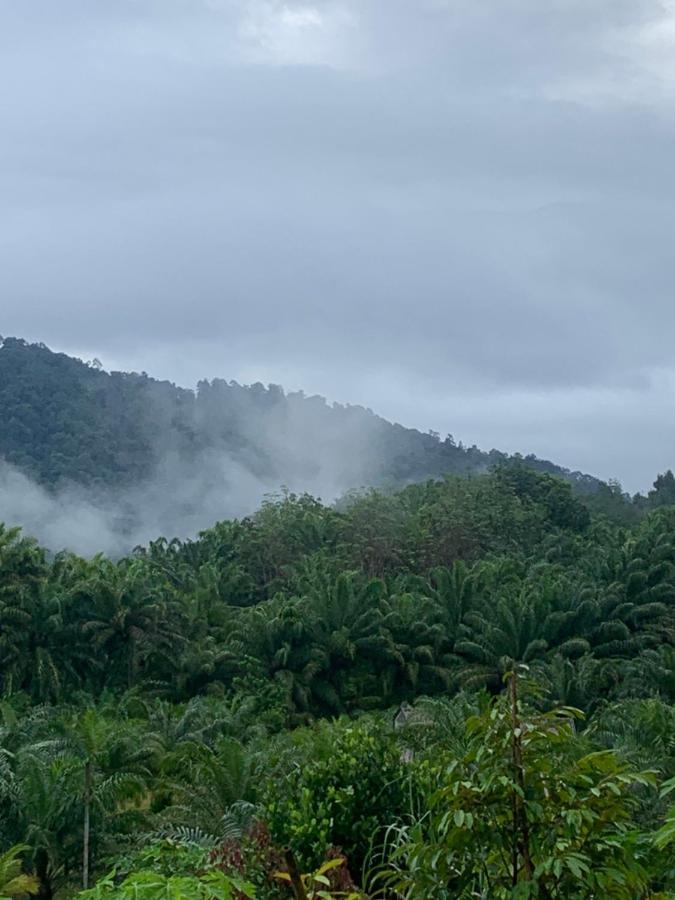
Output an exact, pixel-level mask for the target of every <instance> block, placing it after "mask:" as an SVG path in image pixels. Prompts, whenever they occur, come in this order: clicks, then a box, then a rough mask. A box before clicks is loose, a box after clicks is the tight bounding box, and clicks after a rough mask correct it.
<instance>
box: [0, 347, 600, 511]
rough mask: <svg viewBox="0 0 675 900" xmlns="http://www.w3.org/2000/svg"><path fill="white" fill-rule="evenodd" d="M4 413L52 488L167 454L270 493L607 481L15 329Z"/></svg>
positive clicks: (37, 476) (333, 406)
mask: <svg viewBox="0 0 675 900" xmlns="http://www.w3.org/2000/svg"><path fill="white" fill-rule="evenodd" d="M0 420H1V421H2V427H1V428H0V457H2V458H4V460H6V461H7V462H9V463H11V464H12V465H13V466H15V467H17V468H18V469H19V470H20V471H21V472H23V473H24V474H26V475H28V476H29V477H31V478H32V479H34V480H35V481H37V482H38V483H39V484H41V485H43V486H45V487H48V488H57V487H60V486H62V485H72V484H77V485H82V486H87V487H91V486H101V487H110V486H113V485H114V486H116V487H119V486H125V487H126V486H130V485H134V484H137V483H140V482H142V481H143V480H144V479H148V478H151V477H153V474H154V473H155V471H156V470H157V467H158V466H160V465H162V463H163V461H164V460H166V459H167V457H170V458H171V460H173V462H174V464H176V463H180V464H184V465H188V466H189V465H191V464H194V465H198V464H201V463H202V462H203V460H204V459H205V458H206V459H208V460H209V461H210V462H211V463H213V461H214V460H217V459H218V457H219V456H221V455H223V456H224V457H226V458H227V460H228V461H230V462H232V463H235V464H236V465H237V466H238V467H239V470H240V471H241V472H243V473H246V474H250V476H251V477H253V478H255V479H256V480H257V481H258V482H260V483H262V484H264V485H266V486H268V487H269V489H270V490H276V489H278V488H279V486H281V485H286V486H288V487H289V488H290V489H292V490H307V491H310V492H314V493H318V494H322V495H324V496H326V495H328V494H338V493H340V492H344V491H347V490H349V489H351V488H359V487H363V486H375V487H396V486H400V485H404V484H407V483H411V482H416V481H423V480H426V479H429V478H438V477H441V476H443V475H446V474H471V473H480V472H484V471H486V470H488V469H489V468H491V467H492V466H494V465H496V464H499V463H503V462H506V461H508V460H510V459H522V460H524V462H526V463H527V465H528V467H530V468H533V469H535V470H537V471H540V472H548V473H551V474H555V475H559V476H562V477H563V478H565V479H566V480H568V481H570V482H572V484H573V485H574V486H575V488H576V489H577V490H578V491H581V492H584V493H592V492H594V491H595V490H596V489H597V487H598V485H599V483H600V482H599V481H598V480H597V479H596V478H593V477H592V476H590V475H585V474H582V473H581V472H570V471H568V470H567V469H564V468H562V467H561V466H557V465H555V464H554V463H552V462H548V461H546V460H540V459H537V458H536V457H535V456H532V455H530V456H526V457H520V456H516V457H510V456H508V454H505V453H502V452H500V451H499V450H490V451H489V452H485V451H482V450H479V449H478V448H477V447H475V446H474V447H464V446H463V445H462V444H461V442H460V443H455V441H454V439H453V438H452V437H451V436H448V437H446V438H445V439H444V440H443V439H441V438H440V436H439V435H437V434H435V433H431V432H430V433H428V434H424V433H422V432H420V431H417V430H416V429H413V428H404V427H403V426H401V425H397V424H393V423H391V422H388V421H386V420H385V419H383V418H381V417H380V416H378V415H376V414H375V413H373V412H372V411H371V410H368V409H364V408H363V407H360V406H348V405H346V406H345V405H341V404H338V403H328V402H327V401H326V400H325V399H324V398H322V397H318V396H311V397H308V396H305V395H304V394H303V393H301V392H300V393H288V394H287V393H285V392H284V390H283V389H282V388H281V387H279V386H278V385H273V384H271V385H269V386H267V387H265V386H264V385H262V384H253V385H248V386H244V385H240V384H237V383H236V382H234V381H224V380H221V379H214V380H213V381H206V380H205V381H201V382H200V383H199V385H198V387H197V389H196V391H192V390H187V389H185V388H181V387H177V386H176V385H174V384H172V383H170V382H168V381H158V380H156V379H154V378H151V377H149V376H148V375H146V374H145V373H142V374H138V373H128V372H106V371H104V370H103V368H102V367H101V364H100V362H99V361H98V360H93V361H92V362H89V363H85V362H83V361H81V360H79V359H75V358H73V357H70V356H67V355H66V354H64V353H54V352H52V351H51V350H50V349H49V348H48V347H46V346H45V345H44V344H31V343H28V342H26V341H24V340H21V339H20V338H11V337H9V338H5V339H4V340H1V344H0Z"/></svg>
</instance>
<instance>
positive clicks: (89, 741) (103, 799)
mask: <svg viewBox="0 0 675 900" xmlns="http://www.w3.org/2000/svg"><path fill="white" fill-rule="evenodd" d="M59 725H60V728H59V731H60V738H61V746H62V748H63V749H64V751H65V752H66V753H67V754H68V757H69V758H70V759H72V760H73V772H74V777H75V779H76V782H77V790H76V792H75V795H76V797H77V799H78V800H79V801H80V802H81V804H82V816H83V824H82V884H83V887H84V889H85V890H86V889H87V887H88V885H89V869H90V862H91V818H92V812H93V811H100V812H101V813H105V812H107V811H110V810H111V809H112V810H114V809H116V808H117V804H118V803H119V802H120V801H121V800H129V799H133V798H135V797H138V796H139V795H140V794H141V793H142V792H143V791H144V790H145V788H146V784H147V780H148V778H149V776H150V768H149V764H150V761H151V757H152V754H153V751H154V749H155V745H154V742H153V741H152V740H151V735H150V734H149V733H148V732H145V731H142V730H140V729H138V728H132V727H131V726H130V725H129V723H127V722H125V721H124V720H120V719H119V718H118V717H108V716H106V715H105V714H104V713H103V712H101V711H100V710H97V709H95V708H93V707H92V708H89V709H87V710H85V711H84V712H76V713H74V714H71V715H70V716H68V715H67V716H65V717H64V719H62V720H61V722H60V723H59Z"/></svg>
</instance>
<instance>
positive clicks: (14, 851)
mask: <svg viewBox="0 0 675 900" xmlns="http://www.w3.org/2000/svg"><path fill="white" fill-rule="evenodd" d="M28 849H30V848H29V847H28V846H27V845H26V844H16V845H15V846H14V847H10V848H9V850H6V851H5V852H4V853H0V898H1V900H10V898H11V897H18V896H23V895H25V894H37V892H38V887H39V883H38V880H37V878H36V877H35V876H34V875H25V874H24V873H23V871H22V865H21V854H22V853H23V852H24V851H25V850H28Z"/></svg>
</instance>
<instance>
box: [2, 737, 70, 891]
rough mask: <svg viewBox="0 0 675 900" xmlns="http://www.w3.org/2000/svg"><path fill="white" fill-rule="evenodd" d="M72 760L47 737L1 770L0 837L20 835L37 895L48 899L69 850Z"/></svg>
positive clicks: (14, 838) (15, 837)
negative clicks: (25, 848)
mask: <svg viewBox="0 0 675 900" xmlns="http://www.w3.org/2000/svg"><path fill="white" fill-rule="evenodd" d="M73 763H74V761H73V760H72V759H69V758H68V757H67V756H65V755H64V754H61V755H59V754H57V753H55V750H54V747H53V745H52V744H51V742H48V743H47V744H45V743H39V744H34V745H28V746H26V747H24V748H22V749H21V750H20V751H19V752H18V753H17V754H16V755H15V756H14V758H13V761H12V766H11V768H9V769H7V767H5V769H4V771H2V770H0V838H2V839H3V840H4V841H8V842H10V843H11V842H12V841H16V840H22V841H23V843H24V844H25V845H26V847H27V850H26V857H27V860H28V862H29V863H30V864H31V866H32V868H33V871H34V873H35V876H36V878H37V881H38V889H37V894H38V897H40V898H41V900H51V898H52V897H53V895H54V891H55V883H56V880H57V878H58V877H59V876H60V875H61V874H62V873H63V871H64V867H65V866H67V864H68V861H69V860H70V858H71V856H72V852H73V849H74V848H73V838H72V836H73V829H74V828H75V816H76V790H75V787H76V786H75V780H74V768H73Z"/></svg>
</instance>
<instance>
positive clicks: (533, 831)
mask: <svg viewBox="0 0 675 900" xmlns="http://www.w3.org/2000/svg"><path fill="white" fill-rule="evenodd" d="M513 677H514V676H512V678H513ZM576 717H577V714H576V712H575V711H573V710H568V709H564V708H562V709H559V710H556V711H555V712H552V713H544V714H539V715H532V714H528V713H526V712H525V711H524V710H523V709H522V706H521V704H520V702H519V701H518V700H517V699H516V695H515V684H513V692H512V694H511V697H508V698H505V699H502V700H500V701H498V702H497V703H495V704H494V705H493V706H492V707H491V708H490V709H489V711H487V712H486V713H484V714H483V715H481V716H479V717H475V718H472V719H469V721H468V723H467V727H468V729H469V732H470V734H471V735H472V737H474V738H476V739H477V742H476V743H475V744H474V745H473V746H472V748H471V749H470V751H469V752H468V753H467V754H466V755H465V756H464V757H463V758H461V759H458V760H448V759H447V758H446V759H444V760H443V761H442V764H439V762H435V763H431V762H425V763H423V764H422V766H421V772H420V777H421V778H422V780H423V782H424V783H426V784H429V783H431V784H433V783H434V782H435V783H436V785H437V787H436V788H435V789H434V790H433V791H432V793H431V794H430V796H429V798H428V804H429V806H428V811H427V812H425V813H424V815H422V816H421V817H420V818H419V819H418V820H417V821H416V822H415V823H414V824H413V825H412V826H408V827H406V828H405V829H402V830H401V839H400V844H399V847H398V849H397V851H396V852H395V854H394V860H395V862H397V863H398V866H399V872H398V875H397V876H396V877H395V878H394V883H395V884H396V885H397V886H398V889H399V890H400V891H401V892H402V894H403V895H404V896H405V897H411V898H412V897H420V896H424V897H428V898H430V900H432V898H445V897H450V896H452V897H457V898H461V897H467V898H468V897H472V896H476V895H477V894H478V895H479V896H485V895H487V896H490V897H495V898H497V897H561V898H562V897H576V896H602V897H608V896H612V897H624V898H626V900H629V898H634V897H638V896H643V895H644V893H645V890H646V886H647V874H646V871H645V869H644V866H643V862H644V856H645V852H644V849H643V848H642V847H641V843H640V839H639V836H638V834H637V832H636V830H635V828H634V826H633V825H632V821H631V817H632V812H633V809H634V807H635V805H636V800H635V796H634V792H635V788H636V787H637V786H645V787H647V786H651V785H653V784H654V775H653V773H649V772H647V773H636V772H632V771H630V770H628V769H627V767H626V766H625V765H624V764H622V763H621V761H620V759H619V758H618V757H617V756H616V755H615V754H613V753H612V752H611V751H595V752H590V753H588V752H584V748H583V743H582V742H579V741H578V740H575V736H574V724H573V723H574V721H575V719H576Z"/></svg>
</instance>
